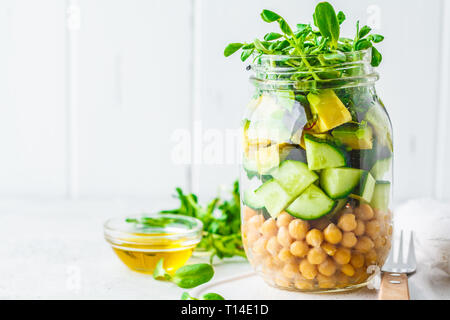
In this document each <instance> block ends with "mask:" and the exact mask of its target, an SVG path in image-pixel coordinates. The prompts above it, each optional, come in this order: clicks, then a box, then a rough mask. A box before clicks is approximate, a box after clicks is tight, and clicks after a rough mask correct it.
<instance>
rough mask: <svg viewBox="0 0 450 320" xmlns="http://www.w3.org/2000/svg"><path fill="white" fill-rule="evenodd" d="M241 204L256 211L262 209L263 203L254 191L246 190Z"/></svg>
mask: <svg viewBox="0 0 450 320" xmlns="http://www.w3.org/2000/svg"><path fill="white" fill-rule="evenodd" d="M243 202H244V204H245V205H246V206H248V207H250V208H252V209H255V210H258V209H262V208H264V201H263V199H261V197H259V196H258V195H257V194H256V193H255V191H253V190H250V189H247V190H245V191H244V199H243Z"/></svg>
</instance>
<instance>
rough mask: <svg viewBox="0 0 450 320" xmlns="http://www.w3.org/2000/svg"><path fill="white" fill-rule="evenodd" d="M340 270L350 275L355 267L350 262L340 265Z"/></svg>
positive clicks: (353, 272)
mask: <svg viewBox="0 0 450 320" xmlns="http://www.w3.org/2000/svg"><path fill="white" fill-rule="evenodd" d="M341 272H342V273H344V274H345V275H347V276H349V277H351V276H353V275H354V274H355V268H353V266H352V265H351V264H344V265H342V266H341Z"/></svg>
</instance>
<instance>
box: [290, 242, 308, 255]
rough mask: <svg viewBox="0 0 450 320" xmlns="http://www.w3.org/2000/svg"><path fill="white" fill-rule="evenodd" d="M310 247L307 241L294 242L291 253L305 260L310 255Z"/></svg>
mask: <svg viewBox="0 0 450 320" xmlns="http://www.w3.org/2000/svg"><path fill="white" fill-rule="evenodd" d="M308 250H309V247H308V245H307V244H306V242H305V241H298V240H297V241H294V242H293V243H292V244H291V246H290V251H291V253H292V254H293V255H294V256H296V257H299V258H303V257H304V256H306V254H307V253H308Z"/></svg>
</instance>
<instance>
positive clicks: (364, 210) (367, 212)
mask: <svg viewBox="0 0 450 320" xmlns="http://www.w3.org/2000/svg"><path fill="white" fill-rule="evenodd" d="M355 214H356V216H357V217H358V219H361V220H370V219H372V218H373V216H374V212H373V210H372V207H371V206H369V205H368V204H367V203H362V204H360V205H359V207H358V208H356V209H355Z"/></svg>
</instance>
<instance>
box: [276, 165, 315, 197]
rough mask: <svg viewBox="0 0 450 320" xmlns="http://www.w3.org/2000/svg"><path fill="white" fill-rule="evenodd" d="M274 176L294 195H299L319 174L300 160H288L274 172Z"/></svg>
mask: <svg viewBox="0 0 450 320" xmlns="http://www.w3.org/2000/svg"><path fill="white" fill-rule="evenodd" d="M272 176H273V177H274V178H275V180H277V182H278V183H279V184H280V185H281V186H282V187H283V189H284V190H286V192H287V193H288V194H289V195H290V196H292V197H294V198H295V197H298V196H299V195H300V193H302V192H303V190H305V189H306V188H307V187H308V186H309V185H310V184H311V183H313V182H314V181H316V180H317V179H318V178H319V176H318V175H317V174H316V173H314V172H312V171H310V170H308V166H307V165H306V164H305V163H303V162H300V161H293V160H286V161H284V162H283V163H282V164H281V166H280V167H279V168H277V169H275V170H274V171H273V172H272Z"/></svg>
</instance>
